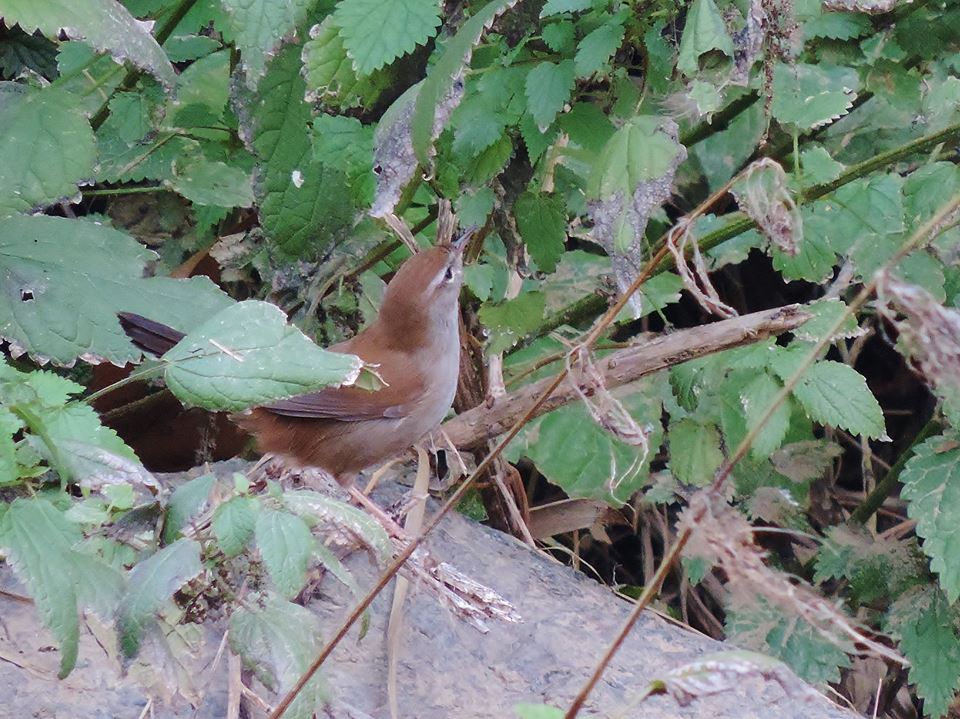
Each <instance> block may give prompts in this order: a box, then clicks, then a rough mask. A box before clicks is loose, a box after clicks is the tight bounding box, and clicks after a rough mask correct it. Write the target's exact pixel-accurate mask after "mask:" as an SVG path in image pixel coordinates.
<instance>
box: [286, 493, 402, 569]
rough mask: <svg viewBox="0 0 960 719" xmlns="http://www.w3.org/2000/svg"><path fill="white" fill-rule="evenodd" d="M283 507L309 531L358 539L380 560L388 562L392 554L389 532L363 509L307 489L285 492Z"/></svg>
mask: <svg viewBox="0 0 960 719" xmlns="http://www.w3.org/2000/svg"><path fill="white" fill-rule="evenodd" d="M283 504H284V506H285V507H286V508H287V509H289V510H290V511H291V512H293V513H294V514H296V515H297V516H298V517H300V518H301V519H303V520H304V521H305V522H306V523H307V524H308V525H309V526H310V527H316V526H318V525H320V526H325V527H336V528H339V529H345V530H347V531H348V532H350V533H351V534H354V535H356V536H357V537H359V538H360V539H361V540H363V541H364V542H366V543H367V544H368V545H370V546H371V547H372V548H373V549H374V550H375V551H376V553H377V555H378V556H379V557H380V559H387V558H388V557H390V556H391V555H392V553H393V545H392V544H391V542H390V537H389V536H387V533H386V531H385V530H384V529H383V527H382V526H381V525H380V523H379V522H377V521H376V520H375V519H374V518H373V517H371V516H370V515H369V514H367V513H366V512H364V511H363V510H361V509H357V508H356V507H351V506H350V505H349V504H347V503H345V502H341V501H338V500H336V499H333V498H332V497H327V496H325V495H323V494H320V493H319V492H314V491H312V490H308V489H302V490H294V491H289V492H284V493H283Z"/></svg>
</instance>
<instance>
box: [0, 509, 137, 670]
mask: <svg viewBox="0 0 960 719" xmlns="http://www.w3.org/2000/svg"><path fill="white" fill-rule="evenodd" d="M81 538H82V534H81V532H80V528H79V526H78V525H76V524H74V523H72V522H70V521H68V520H67V519H66V517H64V515H63V513H62V512H61V511H59V510H58V509H56V508H55V507H54V506H53V505H52V504H51V503H50V502H48V501H47V500H46V499H42V498H33V499H15V500H14V501H13V502H12V503H11V504H10V505H9V506H8V508H7V511H6V512H4V514H3V515H2V517H0V548H2V549H3V551H4V553H5V554H6V559H7V561H8V562H9V564H10V566H11V567H12V568H13V571H14V572H16V574H17V576H18V577H19V578H20V580H21V581H22V582H23V583H24V584H25V585H26V586H27V589H28V590H29V592H30V596H31V597H32V598H33V601H34V603H35V605H36V607H37V611H38V612H39V614H40V618H41V619H42V620H43V623H44V625H45V626H46V627H47V629H49V630H50V631H51V632H52V633H53V635H54V636H55V637H56V638H57V642H58V643H59V645H60V653H61V657H60V672H59V676H60V678H63V677H65V676H66V675H67V674H69V673H70V671H71V670H72V669H73V667H74V665H75V664H76V660H77V649H78V645H79V639H80V620H79V616H78V612H77V607H78V604H79V605H80V606H82V607H84V608H91V609H93V610H95V611H96V612H97V614H98V615H100V616H101V618H103V619H108V618H109V617H110V615H111V613H112V611H113V608H114V607H115V606H116V603H117V601H118V599H119V595H120V589H121V586H122V577H121V575H120V573H119V572H117V571H115V570H113V569H112V568H110V567H109V566H107V565H106V564H103V563H102V562H100V561H99V560H97V559H94V558H93V557H90V556H85V555H82V554H79V553H77V552H76V551H74V549H73V547H74V546H76V545H77V544H79V542H80V540H81Z"/></svg>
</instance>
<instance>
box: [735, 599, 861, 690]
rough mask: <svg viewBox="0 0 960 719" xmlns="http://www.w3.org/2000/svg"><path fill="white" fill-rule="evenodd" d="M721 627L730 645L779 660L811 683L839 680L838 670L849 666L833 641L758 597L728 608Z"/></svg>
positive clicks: (804, 622)
mask: <svg viewBox="0 0 960 719" xmlns="http://www.w3.org/2000/svg"><path fill="white" fill-rule="evenodd" d="M725 627H726V630H727V636H728V638H729V639H730V641H732V642H733V643H734V644H737V645H739V646H742V647H744V648H747V649H755V650H757V651H761V652H763V653H765V654H769V655H770V656H773V657H776V658H777V659H780V660H782V661H783V662H785V663H786V664H787V665H788V666H789V667H790V668H791V669H793V671H795V672H796V673H797V674H798V675H799V676H800V677H801V678H802V679H804V680H806V681H808V682H810V683H811V684H824V683H826V682H836V681H840V671H839V669H840V668H846V667H848V666H850V659H849V658H848V657H847V655H846V654H845V653H844V651H843V649H841V648H840V647H838V646H837V644H836V643H835V642H832V641H830V639H828V638H827V637H825V636H824V635H823V633H822V632H820V631H819V630H818V629H816V628H815V627H813V626H811V625H810V624H809V623H808V622H806V621H805V620H803V619H802V618H800V617H798V616H795V615H794V614H792V613H788V612H787V611H785V610H784V609H783V608H781V607H779V606H775V605H773V604H771V603H769V602H768V601H767V600H766V599H763V598H761V597H757V600H756V602H752V603H750V604H745V603H742V602H738V604H737V606H736V607H728V608H727V617H726V622H725ZM851 650H852V647H851Z"/></svg>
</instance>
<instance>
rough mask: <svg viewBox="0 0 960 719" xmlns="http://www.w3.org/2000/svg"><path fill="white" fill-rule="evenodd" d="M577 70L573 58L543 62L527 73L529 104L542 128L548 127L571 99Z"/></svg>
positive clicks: (531, 111) (541, 130) (531, 112)
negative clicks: (557, 61)
mask: <svg viewBox="0 0 960 719" xmlns="http://www.w3.org/2000/svg"><path fill="white" fill-rule="evenodd" d="M576 79H577V71H576V66H575V65H574V61H573V60H561V61H560V62H559V63H552V62H541V63H539V64H538V65H537V66H536V67H535V68H533V69H532V70H531V71H530V73H529V74H528V75H527V89H526V92H527V106H528V108H529V110H530V114H531V115H532V116H533V119H534V120H535V121H536V123H537V127H539V128H540V132H546V131H547V128H548V127H550V124H551V123H552V122H553V119H554V118H555V117H556V116H557V113H558V112H560V111H561V110H562V109H563V106H564V105H565V104H566V103H567V102H568V101H569V100H570V93H571V92H572V91H573V86H574V84H575V83H576Z"/></svg>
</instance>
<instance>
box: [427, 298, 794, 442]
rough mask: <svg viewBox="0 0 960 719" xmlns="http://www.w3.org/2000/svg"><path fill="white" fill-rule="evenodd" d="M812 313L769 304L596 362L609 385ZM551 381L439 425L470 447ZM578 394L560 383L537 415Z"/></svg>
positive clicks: (772, 331)
mask: <svg viewBox="0 0 960 719" xmlns="http://www.w3.org/2000/svg"><path fill="white" fill-rule="evenodd" d="M808 319H810V315H809V314H808V313H806V312H804V310H803V306H802V305H786V306H784V307H777V308H775V309H772V310H764V311H762V312H754V313H753V314H749V315H744V316H742V317H734V318H733V319H729V320H723V321H721V322H714V323H712V324H708V325H701V326H700V327H693V328H691V329H685V330H678V331H676V332H672V333H670V334H667V335H663V336H661V337H658V338H656V339H655V340H653V341H652V342H648V343H646V344H644V345H642V346H636V347H628V348H626V349H622V350H618V351H616V352H613V353H612V354H610V355H608V356H606V357H604V358H603V359H602V360H599V361H598V362H597V363H596V367H597V369H598V370H599V371H600V372H601V373H602V375H603V379H604V382H605V384H606V386H607V387H608V388H609V389H613V388H614V387H619V386H621V385H624V384H627V383H628V382H633V381H635V380H638V379H640V378H641V377H645V376H646V375H648V374H652V373H654V372H657V371H659V370H662V369H664V368H666V367H671V366H673V365H676V364H680V363H682V362H686V361H688V360H692V359H696V358H698V357H704V356H706V355H709V354H713V353H715V352H720V351H722V350H726V349H731V348H733V347H739V346H741V345H746V344H751V343H753V342H759V341H760V340H763V339H766V338H768V337H772V336H775V335H778V334H781V333H783V332H789V331H790V330H793V329H796V328H797V327H799V326H800V325H802V324H803V323H804V322H806V321H807V320H808ZM552 382H553V378H547V379H543V380H540V381H538V382H534V383H533V384H530V385H527V386H525V387H522V388H521V389H519V390H517V391H515V392H511V393H510V394H507V395H504V396H502V397H498V398H497V399H496V400H495V401H494V403H493V404H492V406H489V407H488V406H486V405H481V406H479V407H476V408H474V409H471V410H469V411H467V412H464V413H463V414H460V415H458V416H456V417H454V418H453V419H451V420H449V421H448V422H446V423H445V424H444V425H443V431H444V432H446V434H447V436H448V437H449V438H450V440H451V441H452V442H453V443H454V445H456V446H457V447H461V448H472V447H476V446H477V445H479V444H480V443H482V442H485V441H487V440H489V439H492V438H494V437H496V436H497V435H500V434H502V433H503V432H506V431H507V430H508V429H509V428H510V427H511V426H512V425H513V424H514V423H515V422H516V421H517V420H518V419H520V417H521V416H522V415H523V413H524V412H525V411H526V410H527V409H528V408H529V407H530V405H531V404H532V403H533V402H534V401H536V399H537V398H538V397H539V396H540V395H541V394H542V393H543V391H544V389H545V388H546V387H547V386H549V385H550V384H551V383H552ZM578 397H579V393H578V392H577V391H576V389H575V388H574V387H572V386H569V385H564V386H562V387H560V388H558V389H557V390H556V391H555V392H554V393H553V395H552V396H551V397H550V398H549V399H548V400H547V401H546V402H545V403H544V404H543V406H542V407H540V409H539V411H538V412H537V415H540V414H545V413H547V412H550V411H551V410H554V409H557V408H558V407H562V406H563V405H565V404H568V403H570V402H572V401H574V400H576V399H577V398H578Z"/></svg>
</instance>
